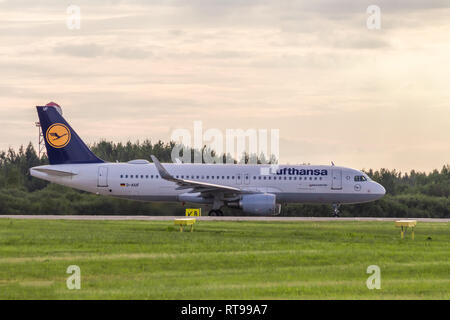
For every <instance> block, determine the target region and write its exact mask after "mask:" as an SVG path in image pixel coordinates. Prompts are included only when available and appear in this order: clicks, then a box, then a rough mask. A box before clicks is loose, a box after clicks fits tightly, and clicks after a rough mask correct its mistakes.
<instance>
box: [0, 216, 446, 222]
mask: <svg viewBox="0 0 450 320" xmlns="http://www.w3.org/2000/svg"><path fill="white" fill-rule="evenodd" d="M0 218H3V219H41V220H112V221H120V220H142V221H152V220H173V219H181V218H186V217H184V216H113V215H109V216H103V215H102V216H100V215H98V216H97V215H0ZM190 218H195V219H198V220H205V221H286V222H290V221H396V220H404V219H411V220H416V221H421V222H441V223H448V222H450V219H440V218H371V217H343V218H333V217H273V216H271V217H238V216H227V217H208V216H202V217H190Z"/></svg>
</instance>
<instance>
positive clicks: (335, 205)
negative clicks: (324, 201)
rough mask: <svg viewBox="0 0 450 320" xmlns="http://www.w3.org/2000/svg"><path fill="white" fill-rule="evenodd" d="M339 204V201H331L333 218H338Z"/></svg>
mask: <svg viewBox="0 0 450 320" xmlns="http://www.w3.org/2000/svg"><path fill="white" fill-rule="evenodd" d="M339 206H340V204H339V203H333V211H334V213H333V217H335V218H339Z"/></svg>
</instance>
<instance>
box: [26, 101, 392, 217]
mask: <svg viewBox="0 0 450 320" xmlns="http://www.w3.org/2000/svg"><path fill="white" fill-rule="evenodd" d="M36 108H37V113H38V116H39V123H40V126H41V129H42V133H43V135H44V141H45V146H46V149H47V156H48V159H49V163H50V164H49V165H43V166H37V167H33V168H30V174H31V175H32V176H34V177H36V178H40V179H44V180H47V181H50V182H53V183H56V184H60V185H64V186H68V187H72V188H75V189H79V190H83V191H87V192H91V193H95V194H98V195H105V196H111V197H116V198H123V199H131V200H140V201H164V202H182V203H183V204H184V203H193V204H198V205H207V206H209V207H210V208H211V209H210V210H209V213H208V214H209V215H210V216H222V215H223V212H222V210H221V209H222V208H223V207H230V208H237V209H240V210H242V212H243V213H246V214H250V215H267V216H269V215H279V214H280V213H281V204H287V203H322V204H331V205H332V206H333V210H334V213H333V216H335V217H338V216H339V206H340V205H341V204H350V203H362V202H369V201H374V200H377V199H380V198H381V197H383V196H384V194H385V193H386V190H385V189H384V187H383V186H382V185H380V184H379V183H377V182H375V181H373V180H372V179H370V177H369V176H368V175H367V174H365V173H364V172H362V171H359V170H356V169H351V168H346V167H342V166H335V165H334V163H332V165H331V166H327V165H317V166H315V165H278V166H277V167H276V170H273V169H271V168H272V167H271V165H269V164H258V165H250V164H244V165H238V164H195V163H194V164H187V163H160V162H159V160H158V159H157V158H156V157H155V156H154V155H151V159H152V161H153V163H150V162H149V161H148V160H144V159H137V160H131V161H128V162H126V163H119V162H106V161H103V160H102V159H100V158H98V157H97V156H96V155H95V154H94V153H93V152H92V151H91V150H90V149H89V148H88V147H87V146H86V144H85V143H84V142H83V141H82V140H81V138H80V137H79V136H78V134H77V133H76V132H75V131H74V130H73V129H72V127H71V126H70V125H69V123H67V121H66V120H65V119H64V118H63V116H62V109H61V107H60V106H59V105H58V104H56V103H53V102H51V103H49V104H47V105H45V106H37V107H36Z"/></svg>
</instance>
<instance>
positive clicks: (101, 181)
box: [97, 167, 108, 187]
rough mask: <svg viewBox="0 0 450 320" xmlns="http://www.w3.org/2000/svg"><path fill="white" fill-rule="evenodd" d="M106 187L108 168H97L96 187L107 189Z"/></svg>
mask: <svg viewBox="0 0 450 320" xmlns="http://www.w3.org/2000/svg"><path fill="white" fill-rule="evenodd" d="M107 186H108V167H99V168H98V180H97V187H107Z"/></svg>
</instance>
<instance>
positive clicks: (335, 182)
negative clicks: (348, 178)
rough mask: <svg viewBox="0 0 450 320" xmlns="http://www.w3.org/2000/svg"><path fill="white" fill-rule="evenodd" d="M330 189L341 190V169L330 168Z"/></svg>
mask: <svg viewBox="0 0 450 320" xmlns="http://www.w3.org/2000/svg"><path fill="white" fill-rule="evenodd" d="M331 179H332V181H331V189H333V190H341V189H342V170H341V169H332V170H331Z"/></svg>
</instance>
